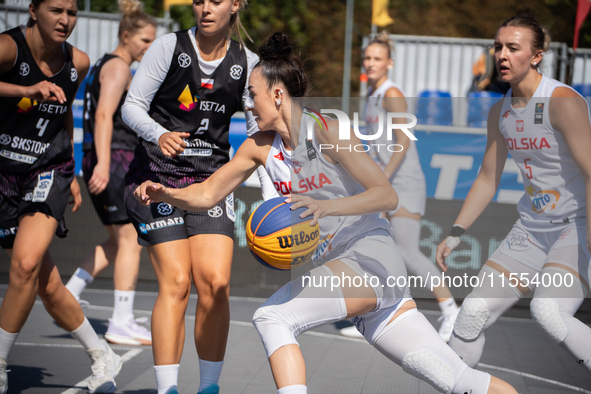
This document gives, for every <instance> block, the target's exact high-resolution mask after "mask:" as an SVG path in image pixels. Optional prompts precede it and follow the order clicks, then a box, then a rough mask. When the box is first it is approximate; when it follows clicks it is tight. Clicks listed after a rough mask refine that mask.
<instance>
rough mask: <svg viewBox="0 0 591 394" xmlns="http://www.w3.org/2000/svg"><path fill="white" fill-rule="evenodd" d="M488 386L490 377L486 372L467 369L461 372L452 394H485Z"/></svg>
mask: <svg viewBox="0 0 591 394" xmlns="http://www.w3.org/2000/svg"><path fill="white" fill-rule="evenodd" d="M488 386H490V375H489V374H487V373H486V372H482V371H478V370H476V369H472V368H468V367H466V369H465V370H464V372H462V375H461V376H460V379H458V381H457V382H456V385H455V386H454V388H453V390H452V393H453V394H466V393H471V394H486V393H487V391H488Z"/></svg>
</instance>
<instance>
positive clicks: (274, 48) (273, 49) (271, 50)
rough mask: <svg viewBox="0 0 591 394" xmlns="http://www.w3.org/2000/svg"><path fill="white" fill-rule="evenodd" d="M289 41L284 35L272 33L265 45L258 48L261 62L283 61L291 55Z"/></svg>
mask: <svg viewBox="0 0 591 394" xmlns="http://www.w3.org/2000/svg"><path fill="white" fill-rule="evenodd" d="M291 50H292V48H291V40H290V39H289V37H288V36H287V35H286V34H285V33H280V32H279V33H274V34H273V35H272V36H271V38H269V40H268V41H267V43H266V44H264V45H261V46H260V47H259V55H260V57H261V60H276V59H285V58H288V57H289V55H291Z"/></svg>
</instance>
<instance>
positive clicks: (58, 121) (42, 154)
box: [0, 27, 78, 172]
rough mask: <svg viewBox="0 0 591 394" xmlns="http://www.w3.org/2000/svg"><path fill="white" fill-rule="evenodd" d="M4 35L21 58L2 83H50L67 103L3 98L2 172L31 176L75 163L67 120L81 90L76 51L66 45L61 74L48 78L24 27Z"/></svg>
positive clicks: (0, 101) (0, 118)
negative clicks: (10, 40)
mask: <svg viewBox="0 0 591 394" xmlns="http://www.w3.org/2000/svg"><path fill="white" fill-rule="evenodd" d="M2 34H8V35H10V36H11V37H12V38H13V39H14V41H15V42H16V46H17V49H18V55H17V58H16V62H15V64H14V66H13V67H12V68H11V69H10V70H9V71H8V72H7V73H6V74H4V75H2V76H0V81H2V82H6V83H11V84H15V85H21V86H31V85H35V84H37V83H39V82H41V81H49V82H52V83H54V84H56V85H58V86H59V87H61V88H62V89H63V91H64V93H65V95H66V99H67V102H65V103H64V104H60V103H59V102H57V101H47V102H38V101H37V100H32V99H30V98H27V97H0V122H1V124H2V132H1V134H0V168H2V170H5V171H13V172H28V171H35V170H38V169H42V168H44V167H46V166H47V165H49V164H56V163H61V162H66V161H68V160H71V159H72V145H71V140H70V136H69V134H68V132H67V130H66V128H65V125H64V118H65V114H66V112H67V110H68V106H69V105H71V104H72V101H73V100H74V96H75V95H76V90H77V89H78V73H77V71H76V68H75V67H74V63H73V62H72V47H71V46H70V45H69V44H64V45H63V49H64V65H63V67H62V69H61V70H60V71H59V72H58V73H57V74H55V75H53V76H51V77H48V76H46V75H45V74H43V72H42V71H41V69H40V68H39V66H38V65H37V62H36V61H35V59H34V58H33V55H32V53H31V50H30V49H29V45H28V44H27V41H26V39H25V36H24V33H23V31H22V30H21V27H15V28H14V29H11V30H8V31H6V32H4V33H2Z"/></svg>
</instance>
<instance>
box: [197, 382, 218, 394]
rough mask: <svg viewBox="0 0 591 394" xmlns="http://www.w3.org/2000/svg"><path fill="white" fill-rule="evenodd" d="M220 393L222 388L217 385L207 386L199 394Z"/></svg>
mask: <svg viewBox="0 0 591 394" xmlns="http://www.w3.org/2000/svg"><path fill="white" fill-rule="evenodd" d="M219 393H220V386H218V385H217V384H212V385H210V386H207V387H206V388H205V389H203V391H200V392H198V393H197V394H219Z"/></svg>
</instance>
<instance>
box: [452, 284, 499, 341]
mask: <svg viewBox="0 0 591 394" xmlns="http://www.w3.org/2000/svg"><path fill="white" fill-rule="evenodd" d="M489 316H490V311H489V309H488V305H487V303H486V301H485V300H483V299H482V298H478V297H475V296H473V295H472V294H468V296H467V297H466V299H465V300H464V302H463V303H462V308H461V309H460V313H459V314H458V318H457V320H456V323H455V325H454V333H455V334H456V335H457V336H458V337H460V338H462V339H464V340H467V341H471V340H474V339H476V338H478V336H479V335H480V333H481V332H482V329H483V328H484V327H485V325H486V322H487V320H488V317H489Z"/></svg>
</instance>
